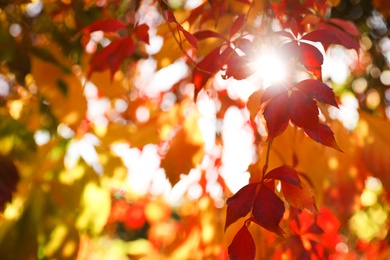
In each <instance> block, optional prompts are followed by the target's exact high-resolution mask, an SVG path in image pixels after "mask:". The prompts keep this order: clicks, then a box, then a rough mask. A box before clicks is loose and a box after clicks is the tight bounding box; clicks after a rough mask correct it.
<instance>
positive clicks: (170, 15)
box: [167, 9, 177, 23]
mask: <svg viewBox="0 0 390 260" xmlns="http://www.w3.org/2000/svg"><path fill="white" fill-rule="evenodd" d="M167 22H168V23H177V20H176V18H175V15H174V14H173V12H172V10H171V9H168V13H167Z"/></svg>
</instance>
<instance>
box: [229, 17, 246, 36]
mask: <svg viewBox="0 0 390 260" xmlns="http://www.w3.org/2000/svg"><path fill="white" fill-rule="evenodd" d="M245 17H246V15H245V14H242V15H240V16H238V17H237V19H236V20H235V21H234V22H233V24H232V27H230V37H232V36H233V35H235V34H236V33H237V32H238V31H239V30H241V28H242V26H244V24H245Z"/></svg>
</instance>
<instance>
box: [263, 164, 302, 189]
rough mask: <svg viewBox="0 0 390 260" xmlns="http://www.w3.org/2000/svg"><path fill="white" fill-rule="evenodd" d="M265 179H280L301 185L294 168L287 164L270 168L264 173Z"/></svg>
mask: <svg viewBox="0 0 390 260" xmlns="http://www.w3.org/2000/svg"><path fill="white" fill-rule="evenodd" d="M265 179H273V180H280V181H284V182H287V183H289V184H292V185H296V186H298V187H300V186H301V180H300V179H299V177H298V173H297V172H296V171H295V169H294V168H291V167H290V166H287V165H283V166H281V167H278V168H275V169H273V170H271V171H270V172H268V173H267V175H265Z"/></svg>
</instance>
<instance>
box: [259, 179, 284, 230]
mask: <svg viewBox="0 0 390 260" xmlns="http://www.w3.org/2000/svg"><path fill="white" fill-rule="evenodd" d="M284 210H285V208H284V203H283V201H282V200H281V199H280V198H279V197H278V196H277V195H276V194H275V192H273V191H271V190H270V189H269V188H268V187H266V186H265V185H261V187H260V190H259V192H258V193H257V195H256V198H255V202H254V204H253V210H252V213H253V217H254V220H255V222H256V223H257V224H259V225H260V226H262V227H263V228H265V229H267V230H269V231H271V232H274V233H276V234H279V235H281V234H283V233H284V231H283V230H282V229H281V228H280V226H279V223H280V221H281V220H282V218H283V214H284Z"/></svg>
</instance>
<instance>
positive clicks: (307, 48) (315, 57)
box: [299, 42, 324, 79]
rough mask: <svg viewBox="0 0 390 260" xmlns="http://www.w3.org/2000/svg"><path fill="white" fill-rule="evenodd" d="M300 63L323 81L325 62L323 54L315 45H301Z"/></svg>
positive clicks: (302, 43)
mask: <svg viewBox="0 0 390 260" xmlns="http://www.w3.org/2000/svg"><path fill="white" fill-rule="evenodd" d="M299 47H300V55H299V61H300V63H302V65H303V66H305V68H306V69H307V70H308V71H309V72H311V73H312V74H313V75H314V76H315V77H316V78H318V79H321V78H322V73H321V65H322V63H323V61H324V57H323V56H322V53H321V52H320V51H319V50H318V49H317V48H316V47H314V46H313V45H310V44H307V43H304V42H301V43H300V46H299Z"/></svg>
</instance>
